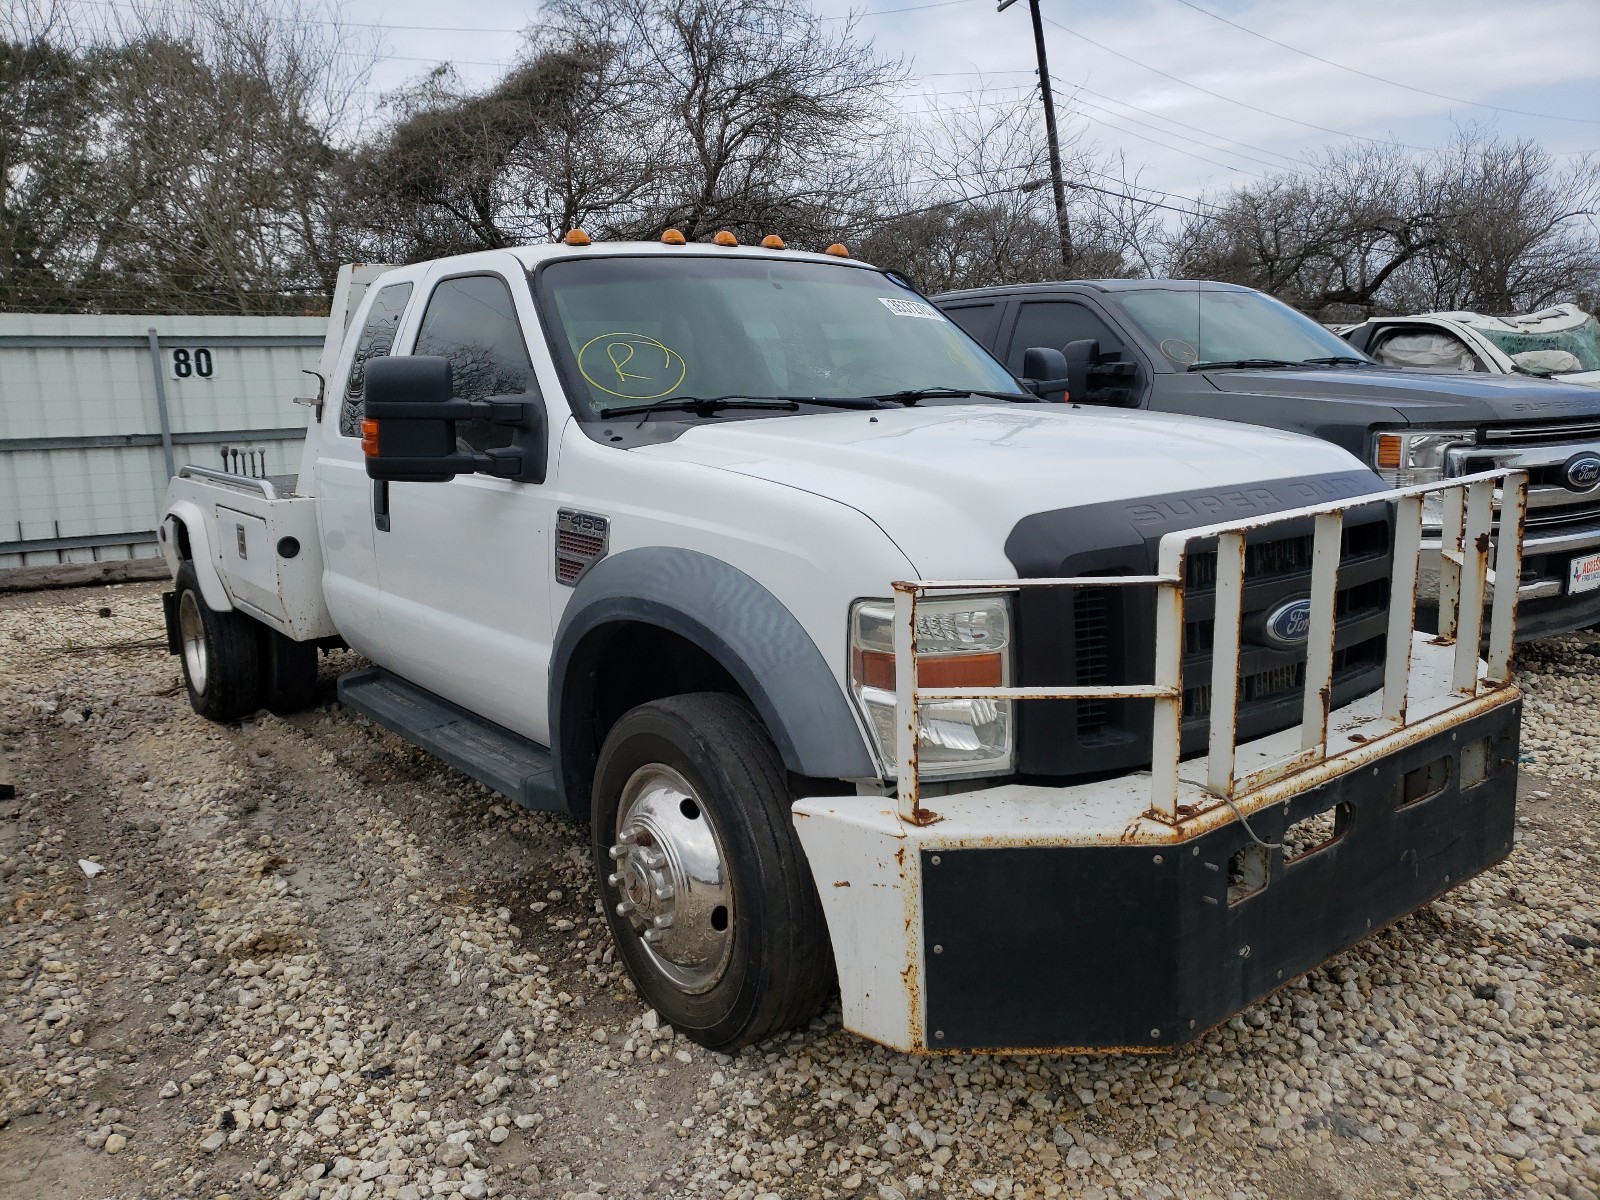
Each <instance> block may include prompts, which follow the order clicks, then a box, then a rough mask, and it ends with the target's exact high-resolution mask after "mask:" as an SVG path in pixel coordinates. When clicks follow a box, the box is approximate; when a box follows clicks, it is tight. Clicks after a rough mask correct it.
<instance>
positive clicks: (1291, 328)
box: [1111, 288, 1364, 367]
mask: <svg viewBox="0 0 1600 1200" xmlns="http://www.w3.org/2000/svg"><path fill="white" fill-rule="evenodd" d="M1111 298H1112V299H1115V300H1116V301H1117V302H1118V303H1120V304H1121V305H1122V309H1123V311H1124V312H1126V313H1127V314H1128V316H1129V317H1130V318H1131V319H1132V320H1133V321H1134V323H1135V324H1137V325H1138V326H1139V328H1140V329H1142V330H1144V331H1145V333H1147V334H1149V335H1150V339H1151V340H1152V341H1154V342H1155V343H1156V344H1157V345H1159V346H1160V347H1161V353H1162V354H1164V355H1166V357H1167V359H1168V360H1169V361H1170V362H1172V363H1173V364H1174V365H1175V366H1178V367H1188V366H1192V365H1194V364H1195V363H1209V362H1237V361H1239V360H1241V359H1278V360H1280V361H1283V362H1294V363H1298V362H1304V361H1305V360H1306V359H1308V358H1363V357H1364V356H1363V355H1362V354H1361V352H1360V351H1359V350H1357V349H1356V348H1355V347H1354V346H1352V345H1351V344H1350V343H1349V342H1347V341H1345V340H1344V339H1343V338H1342V337H1340V336H1339V335H1338V334H1336V333H1331V332H1329V331H1328V330H1326V329H1324V328H1323V327H1322V326H1321V325H1318V324H1317V323H1316V322H1315V321H1313V320H1312V319H1311V318H1310V317H1307V316H1303V315H1302V314H1300V313H1297V312H1295V310H1294V309H1292V308H1290V307H1289V306H1288V305H1287V304H1281V303H1279V302H1278V301H1276V300H1274V299H1273V298H1272V297H1270V296H1265V295H1262V293H1260V292H1232V291H1220V290H1217V289H1215V288H1189V289H1186V290H1182V289H1177V288H1174V289H1172V290H1170V291H1169V290H1162V291H1148V292H1124V293H1120V294H1114V295H1113V296H1112V297H1111Z"/></svg>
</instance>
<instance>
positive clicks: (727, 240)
mask: <svg viewBox="0 0 1600 1200" xmlns="http://www.w3.org/2000/svg"><path fill="white" fill-rule="evenodd" d="M711 241H712V243H713V244H715V245H718V246H737V245H738V244H739V239H738V238H736V237H734V236H733V234H731V233H729V232H728V231H727V230H726V229H719V230H717V235H716V236H715V237H714V238H712V239H711Z"/></svg>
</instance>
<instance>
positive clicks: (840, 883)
mask: <svg viewBox="0 0 1600 1200" xmlns="http://www.w3.org/2000/svg"><path fill="white" fill-rule="evenodd" d="M833 886H834V887H849V886H850V881H849V880H848V879H835V880H834V881H833Z"/></svg>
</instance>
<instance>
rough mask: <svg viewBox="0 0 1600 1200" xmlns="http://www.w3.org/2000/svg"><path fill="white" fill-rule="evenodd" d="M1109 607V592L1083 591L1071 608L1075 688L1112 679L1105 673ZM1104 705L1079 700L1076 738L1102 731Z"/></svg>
mask: <svg viewBox="0 0 1600 1200" xmlns="http://www.w3.org/2000/svg"><path fill="white" fill-rule="evenodd" d="M1110 605H1111V591H1110V589H1108V588H1084V589H1083V590H1082V591H1080V592H1079V593H1078V595H1077V603H1076V604H1075V605H1074V606H1073V614H1072V625H1073V634H1074V637H1075V645H1076V646H1077V651H1078V684H1079V686H1081V687H1094V686H1097V685H1101V684H1104V683H1105V682H1106V680H1108V679H1109V678H1110V677H1111V676H1110V673H1109V671H1108V669H1107V668H1108V666H1109V661H1110V660H1109V650H1110V646H1109V645H1108V638H1109V637H1110V631H1109V629H1108V627H1107V617H1108V614H1109V609H1110ZM1105 723H1106V702H1105V701H1104V700H1081V701H1079V702H1078V736H1079V737H1093V736H1094V735H1095V734H1097V733H1099V732H1100V731H1101V730H1102V729H1103V728H1105Z"/></svg>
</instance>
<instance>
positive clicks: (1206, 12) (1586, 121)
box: [1177, 0, 1600, 125]
mask: <svg viewBox="0 0 1600 1200" xmlns="http://www.w3.org/2000/svg"><path fill="white" fill-rule="evenodd" d="M1177 2H1178V3H1179V4H1181V5H1183V6H1184V7H1185V8H1192V9H1194V11H1195V12H1197V13H1200V14H1201V15H1202V16H1207V17H1210V18H1211V19H1212V20H1213V21H1221V22H1222V23H1223V24H1224V25H1230V26H1232V27H1233V28H1234V29H1237V30H1239V32H1241V33H1248V34H1249V35H1250V36H1251V37H1253V38H1260V39H1261V40H1262V41H1263V42H1271V43H1272V44H1273V45H1274V46H1281V47H1282V48H1283V49H1285V50H1289V51H1292V52H1293V53H1295V54H1299V55H1301V56H1303V57H1305V58H1309V59H1312V60H1313V61H1315V62H1319V63H1325V64H1326V65H1328V66H1330V67H1337V68H1338V69H1339V70H1341V71H1349V72H1350V74H1352V75H1360V76H1361V77H1362V78H1363V79H1371V80H1374V81H1375V82H1377V83H1387V84H1388V85H1389V86H1390V87H1397V88H1404V89H1405V90H1406V91H1408V92H1416V93H1417V94H1418V95H1419V96H1432V97H1433V98H1434V99H1435V100H1448V101H1449V102H1450V103H1451V104H1469V105H1471V106H1472V107H1474V108H1487V109H1490V110H1491V111H1493V112H1503V113H1513V114H1515V115H1516V116H1519V117H1539V118H1541V119H1543V120H1546V121H1576V122H1578V123H1579V124H1583V125H1600V120H1595V119H1594V118H1593V117H1567V116H1562V115H1560V114H1558V113H1541V112H1529V111H1528V110H1527V109H1523V108H1505V107H1503V106H1502V105H1499V104H1485V103H1484V102H1483V101H1481V100H1464V99H1462V98H1461V97H1460V96H1446V95H1445V94H1444V93H1443V92H1430V91H1429V90H1428V89H1427V88H1420V87H1415V86H1413V85H1412V84H1409V83H1401V82H1400V81H1399V80H1398V79H1385V78H1384V77H1383V76H1382V75H1374V74H1373V73H1372V72H1370V71H1363V70H1361V68H1359V67H1351V66H1347V65H1346V64H1344V63H1341V62H1334V61H1333V59H1331V58H1323V57H1322V55H1320V54H1313V53H1311V51H1309V50H1302V49H1300V47H1298V46H1291V45H1289V43H1288V42H1280V41H1279V40H1278V39H1277V38H1275V37H1268V36H1267V35H1266V34H1264V33H1259V32H1257V31H1256V30H1254V29H1250V28H1248V27H1246V26H1244V25H1241V24H1239V22H1237V21H1230V20H1229V19H1228V18H1227V17H1224V16H1222V15H1221V14H1220V13H1214V12H1212V11H1211V10H1210V9H1205V8H1201V7H1200V6H1199V5H1198V4H1192V3H1190V0H1177Z"/></svg>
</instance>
